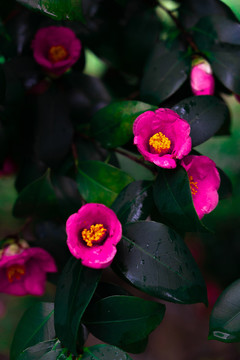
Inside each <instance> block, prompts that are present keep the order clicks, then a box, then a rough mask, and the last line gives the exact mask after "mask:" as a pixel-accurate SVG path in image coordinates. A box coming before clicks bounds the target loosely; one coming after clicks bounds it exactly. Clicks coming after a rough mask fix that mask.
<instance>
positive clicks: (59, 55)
mask: <svg viewBox="0 0 240 360" xmlns="http://www.w3.org/2000/svg"><path fill="white" fill-rule="evenodd" d="M67 57H68V51H67V50H66V49H65V47H64V46H63V45H55V46H51V47H50V49H49V50H48V58H49V60H50V61H51V62H52V63H53V64H55V63H57V62H59V61H61V60H65V59H66V58H67Z"/></svg>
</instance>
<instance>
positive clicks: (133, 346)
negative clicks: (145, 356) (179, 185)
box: [124, 337, 148, 354]
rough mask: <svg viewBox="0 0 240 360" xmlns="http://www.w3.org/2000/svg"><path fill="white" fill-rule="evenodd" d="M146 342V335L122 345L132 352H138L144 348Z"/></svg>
mask: <svg viewBox="0 0 240 360" xmlns="http://www.w3.org/2000/svg"><path fill="white" fill-rule="evenodd" d="M147 344H148V337H146V338H145V339H142V340H139V341H137V342H135V343H132V344H128V345H126V346H125V347H124V350H125V351H127V352H130V353H132V354H140V353H142V352H144V351H145V350H146V347H147Z"/></svg>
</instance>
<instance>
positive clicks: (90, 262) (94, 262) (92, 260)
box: [66, 203, 122, 269]
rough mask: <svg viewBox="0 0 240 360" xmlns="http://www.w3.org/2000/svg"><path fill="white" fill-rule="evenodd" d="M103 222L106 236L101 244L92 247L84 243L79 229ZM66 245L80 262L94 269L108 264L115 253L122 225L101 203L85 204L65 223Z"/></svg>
mask: <svg viewBox="0 0 240 360" xmlns="http://www.w3.org/2000/svg"><path fill="white" fill-rule="evenodd" d="M95 224H103V226H104V227H105V228H106V229H107V230H108V235H107V238H106V239H105V240H104V242H103V244H100V245H93V246H92V247H89V246H87V245H86V244H84V242H83V240H82V239H81V236H80V234H81V231H82V230H83V229H84V228H90V226H91V225H95ZM66 232H67V235H68V237H67V245H68V247H69V250H70V252H71V253H72V255H73V256H75V257H76V258H77V259H81V260H82V264H83V265H85V266H88V267H92V268H95V269H100V268H105V267H107V266H109V265H110V264H111V262H112V260H113V258H114V256H115V254H116V245H117V243H118V242H119V241H120V240H121V237H122V226H121V223H120V221H119V220H118V218H117V216H116V214H115V213H114V212H113V211H112V210H111V209H109V208H108V207H106V206H105V205H102V204H94V203H91V204H86V205H84V206H82V207H81V209H80V210H79V211H78V212H77V213H76V214H73V215H71V216H70V217H69V218H68V220H67V223H66Z"/></svg>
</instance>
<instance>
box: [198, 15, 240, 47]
mask: <svg viewBox="0 0 240 360" xmlns="http://www.w3.org/2000/svg"><path fill="white" fill-rule="evenodd" d="M193 38H194V41H195V42H196V44H197V46H198V47H199V49H200V50H204V49H207V48H210V47H211V46H212V45H214V44H216V42H223V43H229V44H233V45H240V24H239V22H237V21H233V20H231V19H228V18H226V17H224V16H219V15H212V16H206V17H204V18H202V19H201V20H200V21H199V22H198V23H197V24H196V25H195V26H194V28H193Z"/></svg>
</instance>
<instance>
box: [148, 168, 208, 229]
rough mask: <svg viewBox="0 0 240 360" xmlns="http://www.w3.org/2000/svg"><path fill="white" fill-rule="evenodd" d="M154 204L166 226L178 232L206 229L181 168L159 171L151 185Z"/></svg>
mask: <svg viewBox="0 0 240 360" xmlns="http://www.w3.org/2000/svg"><path fill="white" fill-rule="evenodd" d="M153 196H154V201H155V204H156V206H157V208H158V210H159V212H160V214H161V216H162V217H163V219H164V220H165V221H166V222H167V224H168V225H169V226H171V227H173V228H175V229H177V230H179V231H181V232H182V231H201V232H206V231H208V229H207V228H206V227H205V226H204V224H203V223H202V221H200V220H199V217H198V215H197V213H196V211H195V208H194V205H193V200H192V194H191V190H190V185H189V179H188V175H187V172H186V171H185V169H183V168H182V167H181V166H179V167H178V168H176V169H171V170H165V169H164V170H162V169H159V175H158V177H157V179H156V181H155V183H154V185H153Z"/></svg>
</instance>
